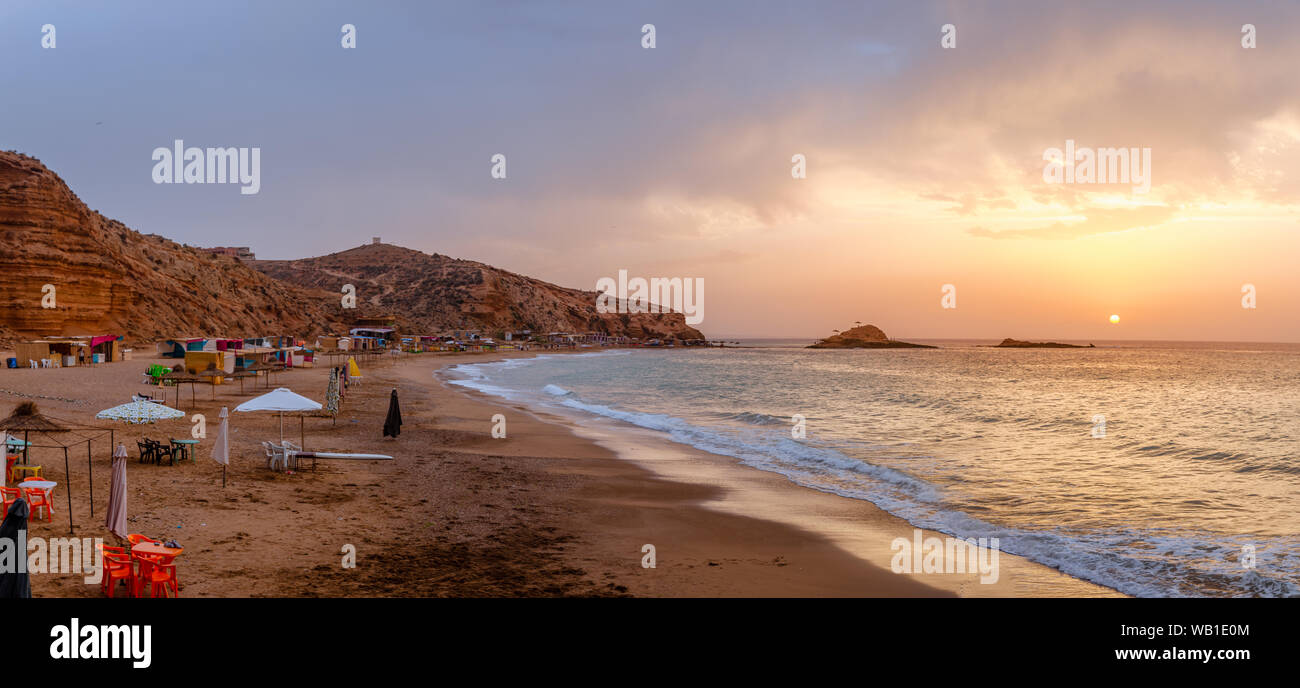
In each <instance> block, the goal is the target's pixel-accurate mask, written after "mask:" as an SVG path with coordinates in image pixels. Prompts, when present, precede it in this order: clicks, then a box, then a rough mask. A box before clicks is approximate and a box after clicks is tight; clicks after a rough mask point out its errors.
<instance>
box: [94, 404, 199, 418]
mask: <svg viewBox="0 0 1300 688" xmlns="http://www.w3.org/2000/svg"><path fill="white" fill-rule="evenodd" d="M95 417H96V418H100V419H103V420H121V421H126V422H127V423H135V424H142V423H152V422H154V421H156V420H169V419H172V418H184V417H185V412H184V411H181V410H179V409H174V408H172V407H170V406H164V405H162V404H155V403H153V402H152V401H133V402H131V403H129V404H122V405H121V406H114V407H113V408H111V409H104V410H103V411H100V412H99V413H96V414H95Z"/></svg>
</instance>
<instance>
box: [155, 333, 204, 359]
mask: <svg viewBox="0 0 1300 688" xmlns="http://www.w3.org/2000/svg"><path fill="white" fill-rule="evenodd" d="M208 344H209V342H208V340H207V339H203V338H202V337H172V338H171V339H164V340H162V341H160V342H158V344H157V350H158V355H159V356H163V357H166V358H185V352H187V351H216V350H217V343H216V342H215V341H213V342H211V348H207V347H208Z"/></svg>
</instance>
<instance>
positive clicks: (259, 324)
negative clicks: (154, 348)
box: [0, 152, 342, 344]
mask: <svg viewBox="0 0 1300 688" xmlns="http://www.w3.org/2000/svg"><path fill="white" fill-rule="evenodd" d="M47 284H48V285H52V286H53V287H54V305H55V307H54V308H44V307H43V306H42V299H43V297H44V296H45V294H46V293H47V291H46V290H47V289H48V288H46V287H45V285H47ZM331 301H334V302H337V299H335V298H334V296H333V295H332V294H328V295H322V294H317V293H313V292H311V291H310V290H305V289H302V288H299V287H295V286H292V285H286V284H282V283H279V282H277V281H275V280H273V279H271V278H268V277H267V276H265V275H263V274H262V273H260V272H258V271H256V270H253V269H251V268H249V267H247V266H245V265H243V264H241V263H239V262H238V261H237V260H235V259H233V258H230V257H227V256H213V255H210V254H207V253H204V252H202V251H198V250H196V249H194V248H191V247H188V246H182V245H181V244H178V243H176V242H174V241H170V240H168V239H164V238H162V237H159V236H155V235H148V236H146V235H143V234H140V233H138V232H135V231H133V230H131V229H130V228H128V227H127V226H126V225H123V224H122V223H121V222H118V221H116V220H110V219H108V218H106V217H104V216H102V215H100V214H99V213H97V212H94V211H92V210H90V209H89V208H87V207H86V205H85V204H84V203H82V202H81V200H80V199H79V198H77V196H76V195H75V194H74V193H72V191H71V190H70V189H69V188H68V186H67V184H65V183H64V182H63V180H62V179H60V178H59V176H58V175H57V174H55V173H54V172H52V171H50V170H49V169H47V168H46V167H45V166H44V165H42V164H41V163H40V161H39V160H37V159H35V158H31V157H28V156H25V155H21V154H18V153H13V152H0V303H3V308H2V309H0V328H2V329H0V339H5V340H9V341H12V340H13V339H15V338H30V337H39V336H47V335H77V334H104V333H114V334H121V335H125V337H126V340H127V342H128V343H133V344H140V343H143V342H152V341H154V340H156V339H159V338H162V337H165V336H172V335H194V336H217V335H221V336H258V335H261V334H263V333H285V334H288V333H295V334H303V335H307V334H312V333H315V332H320V331H323V330H324V329H333V327H336V326H337V325H336V324H335V321H336V320H337V318H336V317H335V314H332V313H330V312H329V306H328V304H329V303H330V302H331ZM338 315H340V316H341V315H342V313H341V312H340V313H338Z"/></svg>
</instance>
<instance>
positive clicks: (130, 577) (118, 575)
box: [99, 545, 135, 597]
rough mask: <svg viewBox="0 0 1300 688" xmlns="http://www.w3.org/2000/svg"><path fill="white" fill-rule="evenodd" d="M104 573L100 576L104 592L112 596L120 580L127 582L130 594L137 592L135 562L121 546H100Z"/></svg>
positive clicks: (101, 587)
mask: <svg viewBox="0 0 1300 688" xmlns="http://www.w3.org/2000/svg"><path fill="white" fill-rule="evenodd" d="M100 550H101V556H102V558H103V567H104V573H103V575H102V576H101V577H100V578H101V579H100V582H99V587H100V589H101V590H103V591H104V594H105V595H107V596H109V597H112V596H113V591H114V590H115V589H116V588H117V583H118V581H121V582H123V583H126V590H127V594H128V595H132V596H134V594H135V564H134V563H133V562H132V561H131V557H129V556H127V554H126V550H125V549H123V548H121V547H109V546H106V545H101V546H100Z"/></svg>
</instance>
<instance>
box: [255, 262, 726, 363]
mask: <svg viewBox="0 0 1300 688" xmlns="http://www.w3.org/2000/svg"><path fill="white" fill-rule="evenodd" d="M252 265H253V266H254V267H256V268H257V269H258V270H261V271H263V272H264V273H266V274H267V275H270V276H272V277H275V278H276V279H279V280H284V281H286V282H289V283H292V284H296V285H299V286H303V287H309V288H317V289H323V290H329V291H331V292H334V293H339V290H340V289H341V288H342V286H343V285H344V284H352V285H354V286H355V287H356V289H357V306H358V308H357V310H358V312H359V314H363V315H364V314H366V313H367V312H384V313H391V314H394V315H396V316H397V318H398V322H399V325H400V328H401V330H402V331H403V332H409V333H419V334H424V333H429V334H438V333H441V332H445V331H447V330H481V331H484V332H493V331H496V330H532V331H533V332H540V333H545V332H600V333H604V334H610V335H616V336H627V337H641V338H646V339H654V338H658V339H682V340H686V339H703V338H704V335H702V334H700V332H699V330H696V329H695V328H693V327H691V326H689V325H687V324H686V319H685V317H684V316H683V315H682V314H681V313H654V314H650V313H638V314H618V313H598V312H596V294H597V293H596V292H594V291H583V290H580V289H570V288H567V287H560V286H556V285H554V284H550V283H548V282H543V281H541V280H538V279H533V278H531V277H525V276H523V275H518V274H515V273H513V272H508V271H506V270H501V269H498V268H494V267H492V266H490V265H485V264H483V263H478V262H474V261H470V260H460V259H457V258H449V257H447V256H443V255H439V254H436V253H435V254H432V255H430V254H427V253H422V252H420V251H415V250H412V249H408V248H402V247H400V246H393V245H391V244H366V245H364V246H359V247H357V248H354V249H349V250H347V251H340V252H338V253H332V254H330V255H327V256H321V257H318V258H306V259H301V260H275V261H272V260H259V261H255V262H254V263H252Z"/></svg>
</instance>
